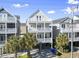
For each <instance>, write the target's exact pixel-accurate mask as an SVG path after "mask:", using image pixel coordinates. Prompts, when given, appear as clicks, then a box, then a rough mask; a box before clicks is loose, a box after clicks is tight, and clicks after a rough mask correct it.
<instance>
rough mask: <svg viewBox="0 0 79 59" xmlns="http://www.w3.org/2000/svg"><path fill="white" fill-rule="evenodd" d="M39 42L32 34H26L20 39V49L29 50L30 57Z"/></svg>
mask: <svg viewBox="0 0 79 59" xmlns="http://www.w3.org/2000/svg"><path fill="white" fill-rule="evenodd" d="M36 44H37V40H36V37H35V35H34V34H32V33H26V34H25V35H24V36H23V37H22V38H21V39H20V47H21V50H28V54H29V55H30V50H31V49H33V48H34V46H36Z"/></svg>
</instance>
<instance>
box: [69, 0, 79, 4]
mask: <svg viewBox="0 0 79 59" xmlns="http://www.w3.org/2000/svg"><path fill="white" fill-rule="evenodd" d="M68 3H69V4H78V3H79V1H77V0H68Z"/></svg>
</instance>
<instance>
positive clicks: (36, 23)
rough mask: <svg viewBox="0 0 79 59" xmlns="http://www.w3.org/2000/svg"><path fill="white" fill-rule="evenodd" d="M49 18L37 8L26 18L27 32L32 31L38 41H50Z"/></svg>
mask: <svg viewBox="0 0 79 59" xmlns="http://www.w3.org/2000/svg"><path fill="white" fill-rule="evenodd" d="M51 23H52V21H51V19H50V18H48V17H47V16H46V15H45V14H44V13H43V12H42V11H41V10H37V11H36V12H35V13H33V14H32V15H31V16H30V17H29V18H28V19H27V26H28V32H30V33H34V34H35V35H36V39H37V40H38V43H44V44H45V43H48V44H50V43H52V28H51V26H50V24H51Z"/></svg>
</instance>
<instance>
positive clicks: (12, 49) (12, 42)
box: [5, 36, 19, 57]
mask: <svg viewBox="0 0 79 59" xmlns="http://www.w3.org/2000/svg"><path fill="white" fill-rule="evenodd" d="M5 48H6V52H7V53H15V57H17V52H18V50H19V40H18V37H16V36H11V37H10V38H9V39H8V41H7V43H6V44H5Z"/></svg>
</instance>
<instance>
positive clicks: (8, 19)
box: [7, 17, 15, 22]
mask: <svg viewBox="0 0 79 59" xmlns="http://www.w3.org/2000/svg"><path fill="white" fill-rule="evenodd" d="M7 22H15V18H14V17H8V18H7Z"/></svg>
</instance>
